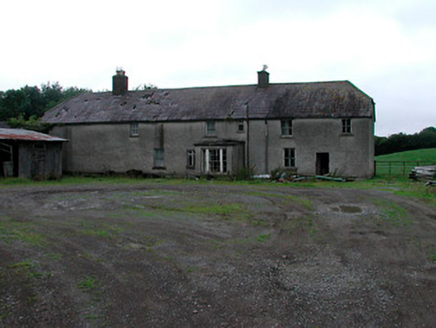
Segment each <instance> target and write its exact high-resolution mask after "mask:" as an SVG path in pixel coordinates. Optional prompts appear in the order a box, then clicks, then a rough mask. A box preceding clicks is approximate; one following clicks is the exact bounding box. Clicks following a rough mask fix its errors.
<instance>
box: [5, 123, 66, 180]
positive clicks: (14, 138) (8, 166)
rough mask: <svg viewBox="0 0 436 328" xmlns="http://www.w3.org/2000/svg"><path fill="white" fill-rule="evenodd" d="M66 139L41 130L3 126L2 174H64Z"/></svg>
mask: <svg viewBox="0 0 436 328" xmlns="http://www.w3.org/2000/svg"><path fill="white" fill-rule="evenodd" d="M65 141H67V140H66V139H63V138H58V137H54V136H50V135H48V134H44V133H40V132H35V131H29V130H23V129H2V128H0V176H2V177H20V178H27V179H59V178H61V176H62V144H63V143H64V142H65Z"/></svg>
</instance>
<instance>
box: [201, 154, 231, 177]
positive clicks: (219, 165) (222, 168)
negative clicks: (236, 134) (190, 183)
mask: <svg viewBox="0 0 436 328" xmlns="http://www.w3.org/2000/svg"><path fill="white" fill-rule="evenodd" d="M202 154H203V172H204V173H220V174H223V173H227V170H228V160H227V148H203V149H202Z"/></svg>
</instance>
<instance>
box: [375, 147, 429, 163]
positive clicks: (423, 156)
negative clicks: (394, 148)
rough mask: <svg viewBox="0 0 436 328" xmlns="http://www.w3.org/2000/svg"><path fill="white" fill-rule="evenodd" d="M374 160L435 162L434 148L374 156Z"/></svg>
mask: <svg viewBox="0 0 436 328" xmlns="http://www.w3.org/2000/svg"><path fill="white" fill-rule="evenodd" d="M375 160H376V161H419V162H431V163H436V148H428V149H417V150H409V151H403V152H401V153H394V154H388V155H380V156H376V157H375Z"/></svg>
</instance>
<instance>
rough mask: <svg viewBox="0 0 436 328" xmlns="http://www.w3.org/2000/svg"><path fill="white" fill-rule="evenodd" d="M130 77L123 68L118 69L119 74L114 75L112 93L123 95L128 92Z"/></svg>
mask: <svg viewBox="0 0 436 328" xmlns="http://www.w3.org/2000/svg"><path fill="white" fill-rule="evenodd" d="M128 82H129V78H128V77H127V76H126V72H125V71H123V70H122V69H117V74H115V75H114V76H113V77H112V94H113V95H114V96H121V95H125V94H127V91H128Z"/></svg>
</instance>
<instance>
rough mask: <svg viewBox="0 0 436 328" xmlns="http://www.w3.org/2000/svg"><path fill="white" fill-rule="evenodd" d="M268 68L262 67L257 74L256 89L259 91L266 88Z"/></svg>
mask: <svg viewBox="0 0 436 328" xmlns="http://www.w3.org/2000/svg"><path fill="white" fill-rule="evenodd" d="M267 68H268V67H267V66H266V65H264V66H263V69H262V70H261V71H259V72H257V87H258V88H261V89H266V88H268V85H269V73H268V72H267V71H266V69H267Z"/></svg>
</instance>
